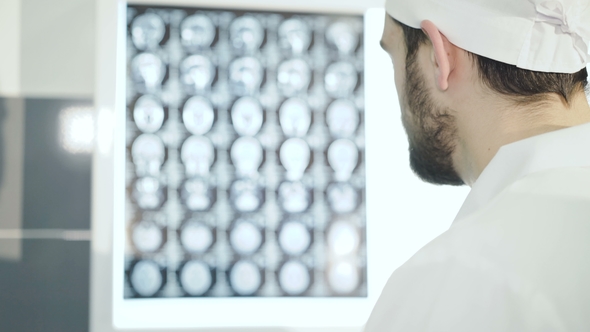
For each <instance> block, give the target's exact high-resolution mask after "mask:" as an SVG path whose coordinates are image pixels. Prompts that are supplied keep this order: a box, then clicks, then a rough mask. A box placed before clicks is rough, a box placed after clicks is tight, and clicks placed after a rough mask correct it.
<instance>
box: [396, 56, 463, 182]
mask: <svg viewBox="0 0 590 332" xmlns="http://www.w3.org/2000/svg"><path fill="white" fill-rule="evenodd" d="M404 99H405V100H403V101H402V104H404V105H406V106H407V111H408V112H409V113H410V114H409V115H407V114H406V112H404V111H402V123H403V125H404V128H405V129H406V133H407V135H408V142H409V145H410V147H409V150H410V167H411V169H412V171H414V173H415V174H416V175H417V176H418V177H419V178H420V179H422V180H423V181H425V182H429V183H432V184H438V185H453V186H461V185H464V184H465V183H464V182H463V180H462V179H461V178H460V177H459V174H458V173H457V171H456V170H455V168H454V167H453V159H452V155H453V151H454V150H455V142H456V138H457V127H456V122H455V117H454V116H453V115H452V110H451V109H449V108H445V107H440V106H437V105H436V104H435V102H434V101H433V99H432V96H431V95H430V93H429V92H428V90H427V88H426V85H425V83H424V78H423V76H422V75H421V72H420V69H419V68H418V65H417V62H416V61H415V59H414V60H412V59H409V60H408V63H407V66H406V85H405V91H404Z"/></svg>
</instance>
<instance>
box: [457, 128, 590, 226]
mask: <svg viewBox="0 0 590 332" xmlns="http://www.w3.org/2000/svg"><path fill="white" fill-rule="evenodd" d="M565 167H590V123H587V124H583V125H579V126H575V127H570V128H566V129H561V130H557V131H553V132H549V133H546V134H542V135H538V136H534V137H530V138H527V139H524V140H521V141H518V142H514V143H511V144H507V145H505V146H503V147H501V148H500V150H499V151H498V153H496V155H495V156H494V158H493V159H492V161H491V162H490V163H489V164H488V166H487V167H486V168H485V169H484V171H483V172H482V173H481V175H480V176H479V178H478V179H477V181H475V183H474V184H473V186H472V188H471V192H470V193H469V195H468V196H467V198H466V199H465V202H464V203H463V206H462V207H461V210H459V213H458V214H457V217H456V218H455V221H454V222H453V225H455V224H457V223H460V222H461V220H463V219H465V218H467V217H468V216H470V215H471V214H473V213H475V212H476V211H478V210H479V209H481V208H483V207H484V206H486V205H487V204H488V203H489V202H490V201H491V200H492V199H493V198H494V197H496V196H497V195H498V194H499V193H500V192H501V191H502V190H504V189H505V188H507V187H508V186H510V185H511V184H512V183H514V182H516V181H518V180H520V179H521V178H523V177H525V176H527V175H529V174H532V173H536V172H540V171H545V170H550V169H556V168H565Z"/></svg>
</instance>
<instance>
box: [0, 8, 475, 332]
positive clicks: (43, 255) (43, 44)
mask: <svg viewBox="0 0 590 332" xmlns="http://www.w3.org/2000/svg"><path fill="white" fill-rule="evenodd" d="M281 1H282V0H281ZM109 2H115V0H112V1H111V0H50V1H48V0H2V1H0V45H1V51H0V331H11V332H12V331H14V332H20V331H27V332H29V331H44V332H45V331H48V332H51V331H60V332H61V331H89V330H93V331H101V329H97V328H94V329H91V327H90V326H91V325H92V324H91V311H92V310H91V302H92V299H91V297H90V294H91V290H90V289H91V282H90V280H91V248H92V245H93V244H92V243H91V240H92V238H93V233H92V229H91V215H92V211H91V206H92V197H91V196H92V192H93V188H92V187H91V184H92V177H93V172H92V165H93V153H94V144H95V142H94V139H95V136H96V135H95V129H96V127H95V115H94V114H95V112H94V104H95V101H96V97H97V95H96V93H97V92H96V91H97V90H98V89H97V83H96V82H97V81H98V80H97V77H98V75H99V74H97V68H102V67H101V61H103V60H104V58H103V59H100V58H98V57H99V56H97V54H101V51H102V50H100V49H98V48H97V45H102V44H101V43H100V42H99V41H98V39H99V38H101V37H100V36H104V35H105V33H103V32H104V31H105V30H108V29H111V28H112V26H114V25H115V24H116V23H115V22H109V21H108V20H106V21H105V19H104V15H103V16H100V15H99V14H100V13H99V11H100V10H101V9H104V8H107V7H108V6H109V5H108V3H109ZM146 2H148V3H150V4H152V5H153V4H157V5H164V6H165V5H174V4H176V3H177V2H174V1H167V0H161V1H152V0H150V1H146ZM203 2H206V1H202V0H200V1H198V3H195V6H198V4H199V3H200V4H202V3H203ZM214 2H215V1H209V5H211V3H214ZM225 2H227V3H231V2H232V1H225ZM275 2H276V0H275ZM308 2H309V1H308ZM383 2H384V1H382V0H346V1H337V0H332V1H329V0H324V1H323V3H327V4H328V6H327V7H326V8H329V7H330V6H332V7H335V8H340V9H342V10H343V11H345V12H357V13H362V12H363V8H370V7H382V5H383ZM134 3H136V4H141V2H138V1H135V2H134ZM182 3H183V4H184V5H187V4H190V1H188V0H186V1H182ZM233 3H235V4H236V5H239V6H240V7H244V6H248V5H249V4H252V6H253V7H254V8H255V9H258V10H264V9H265V8H266V7H265V6H267V5H270V4H272V3H273V1H270V0H268V1H267V0H258V1H245V0H244V1H239V0H235V1H233ZM105 4H107V5H105ZM100 17H102V20H101V19H99V18H100ZM379 37H380V36H375V40H374V41H373V42H374V48H373V49H375V50H377V49H378V45H377V43H376V41H377V40H378V38H379ZM376 52H377V51H376ZM379 52H380V51H379ZM379 54H380V56H382V58H380V59H381V60H382V62H380V63H384V64H385V65H386V66H388V68H390V67H389V62H388V59H387V58H386V56H385V54H381V53H379ZM101 74H104V73H101ZM389 74H390V75H392V73H389ZM107 76H108V75H107ZM113 76H114V75H113ZM388 77H389V76H388ZM392 79H393V78H392V77H391V82H390V81H388V82H389V83H392ZM102 82H103V84H105V83H104V80H103V81H102ZM106 84H107V85H108V82H107V83H106ZM113 84H114V82H113ZM99 91H100V90H99ZM375 91H376V90H375ZM383 94H384V95H385V94H386V92H385V93H383ZM375 102H376V100H375ZM389 102H391V103H394V104H395V105H397V100H392V101H389ZM382 119H383V120H384V121H385V123H387V122H389V123H391V128H393V129H394V130H393V131H392V132H393V133H394V134H392V135H396V139H397V142H398V145H395V146H392V149H393V150H392V155H394V156H395V160H394V161H395V162H397V161H399V163H398V165H399V170H395V171H394V170H391V171H390V172H389V173H387V174H386V173H385V172H383V173H379V174H378V175H375V178H377V180H379V177H382V178H383V179H384V181H390V182H393V181H394V180H395V179H403V182H400V181H401V180H400V181H398V182H397V184H398V185H399V187H398V188H396V189H395V190H393V189H392V192H391V193H386V195H379V196H377V195H375V196H374V199H375V201H378V200H380V201H382V202H384V204H387V202H388V201H397V202H400V208H399V210H400V211H402V210H403V211H402V212H399V213H400V214H403V215H405V216H409V215H410V214H412V216H411V217H407V218H406V220H405V222H406V223H403V224H400V226H399V227H398V229H399V230H401V231H400V232H399V233H396V234H394V235H392V241H394V242H396V241H397V242H396V243H399V248H398V252H397V254H396V255H397V256H396V258H395V259H392V261H390V262H384V264H385V263H386V264H385V265H387V266H388V268H390V267H391V269H393V268H394V267H395V266H399V264H401V263H403V261H405V259H407V258H408V257H410V256H411V254H412V253H413V252H415V251H416V250H417V249H418V248H420V247H421V246H422V245H423V244H425V243H426V242H428V241H429V240H430V239H432V238H434V237H435V236H437V235H438V234H440V233H441V232H442V231H444V230H445V229H446V228H447V227H448V225H450V222H451V221H452V218H453V217H454V212H456V211H457V210H458V208H459V206H460V203H461V199H462V198H463V197H464V196H465V194H466V192H467V190H466V188H461V189H453V191H445V190H446V189H441V188H438V187H432V186H428V185H424V184H422V183H421V182H420V181H419V180H417V179H416V178H415V177H414V176H413V175H412V174H411V172H410V170H409V167H408V166H407V154H406V149H407V146H406V143H405V137H404V134H403V131H402V129H401V126H400V124H399V121H398V114H390V115H386V114H384V115H383V118H382ZM384 126H385V127H384V129H385V131H387V129H388V128H387V125H386V124H385V125H384ZM396 153H397V154H396ZM392 160H393V159H392ZM392 163H393V162H392ZM95 165H96V164H95ZM384 165H390V164H389V161H388V163H387V164H384ZM401 189H403V190H401ZM448 193H452V195H448ZM441 195H443V196H445V197H446V198H445V199H446V200H440V199H438V197H441ZM453 195H455V196H453ZM451 196H453V197H451ZM425 201H427V202H430V203H431V204H430V205H429V206H431V209H429V211H425V209H423V208H422V206H423V205H422V204H423V203H424V202H425ZM412 211H413V212H412ZM428 216H439V217H440V218H441V219H442V220H443V222H440V220H437V218H430V217H428ZM95 231H96V230H95ZM94 245H95V246H96V247H98V244H96V243H95V244H94ZM376 249H379V248H376ZM101 264H107V265H108V264H110V261H109V262H107V263H104V262H103V263H101ZM388 264H389V265H388ZM97 285H98V286H97ZM95 287H98V288H97V289H95V292H98V293H105V294H109V293H110V292H111V291H112V289H111V288H109V287H112V285H111V284H110V283H108V282H107V283H100V282H99V283H95ZM101 287H104V288H101ZM107 311H108V309H107ZM343 314H345V313H343ZM101 317H102V316H101ZM96 319H97V318H95V320H96ZM109 319H110V317H109ZM103 323H104V324H103V325H104V326H111V325H112V324H111V323H110V322H103ZM359 329H360V328H359V327H357V328H355V329H351V330H346V331H357V330H359ZM234 330H242V331H243V329H234ZM234 330H232V331H234ZM246 330H248V331H259V330H260V329H246ZM105 331H106V330H105ZM310 331H311V330H310ZM317 331H327V330H324V329H322V330H319V329H318V330H317Z"/></svg>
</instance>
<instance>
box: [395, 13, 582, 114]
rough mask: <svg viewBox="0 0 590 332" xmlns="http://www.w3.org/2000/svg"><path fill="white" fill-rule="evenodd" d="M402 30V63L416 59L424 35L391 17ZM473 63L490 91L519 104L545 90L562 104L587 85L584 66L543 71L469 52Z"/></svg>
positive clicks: (538, 97)
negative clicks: (573, 70)
mask: <svg viewBox="0 0 590 332" xmlns="http://www.w3.org/2000/svg"><path fill="white" fill-rule="evenodd" d="M393 20H394V21H395V22H396V23H397V24H399V25H400V26H401V28H402V30H403V32H404V39H405V42H406V50H407V54H406V66H408V64H411V63H412V62H414V61H416V59H415V58H416V53H417V52H418V49H419V48H420V46H421V45H422V44H426V43H427V42H428V36H427V35H426V33H424V31H422V30H421V29H414V28H412V27H409V26H407V25H405V24H403V23H401V22H399V21H397V20H395V19H393ZM469 54H470V55H471V56H472V58H473V59H474V60H475V62H476V63H477V67H478V69H479V77H480V79H481V80H482V81H483V83H484V84H485V85H486V86H487V87H489V88H491V89H492V90H493V91H495V92H498V93H500V94H502V95H506V96H509V97H511V99H513V100H514V101H516V102H517V103H521V104H527V103H532V102H539V101H543V100H545V99H546V94H548V93H556V94H557V95H558V96H560V97H561V98H562V99H563V100H564V101H565V103H566V104H568V103H569V102H570V100H571V97H572V95H574V94H575V93H577V92H580V91H585V90H586V89H587V87H588V80H587V79H588V72H587V71H586V68H583V69H582V70H580V71H578V72H577V73H574V74H562V73H544V72H538V71H531V70H526V69H521V68H518V67H516V66H514V65H509V64H506V63H503V62H499V61H496V60H492V59H489V58H486V57H483V56H480V55H477V54H473V53H471V52H469Z"/></svg>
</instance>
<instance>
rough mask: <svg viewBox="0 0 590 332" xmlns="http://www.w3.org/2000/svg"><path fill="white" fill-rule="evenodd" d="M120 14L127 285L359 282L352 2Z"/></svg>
mask: <svg viewBox="0 0 590 332" xmlns="http://www.w3.org/2000/svg"><path fill="white" fill-rule="evenodd" d="M127 23H128V24H127V46H126V50H127V82H126V83H127V94H126V96H127V97H126V98H127V99H126V105H127V117H126V119H127V120H126V121H127V124H126V193H127V194H126V225H125V226H126V235H127V236H126V239H125V241H126V243H125V253H124V254H125V276H124V278H125V289H124V294H125V298H152V297H154V298H178V297H233V296H254V297H283V296H299V297H333V296H346V297H366V296H367V281H366V280H367V277H366V276H367V265H366V241H365V233H366V232H365V229H366V226H365V225H366V220H365V210H366V208H365V161H364V160H365V158H364V156H365V152H364V151H365V143H364V142H365V141H364V88H363V67H364V60H363V17H362V16H342V15H318V14H296V13H283V12H256V11H247V12H246V11H233V10H226V9H219V10H213V9H200V8H180V7H146V6H135V5H130V6H129V7H128V17H127ZM120 254H123V253H120ZM121 277H123V276H121Z"/></svg>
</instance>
